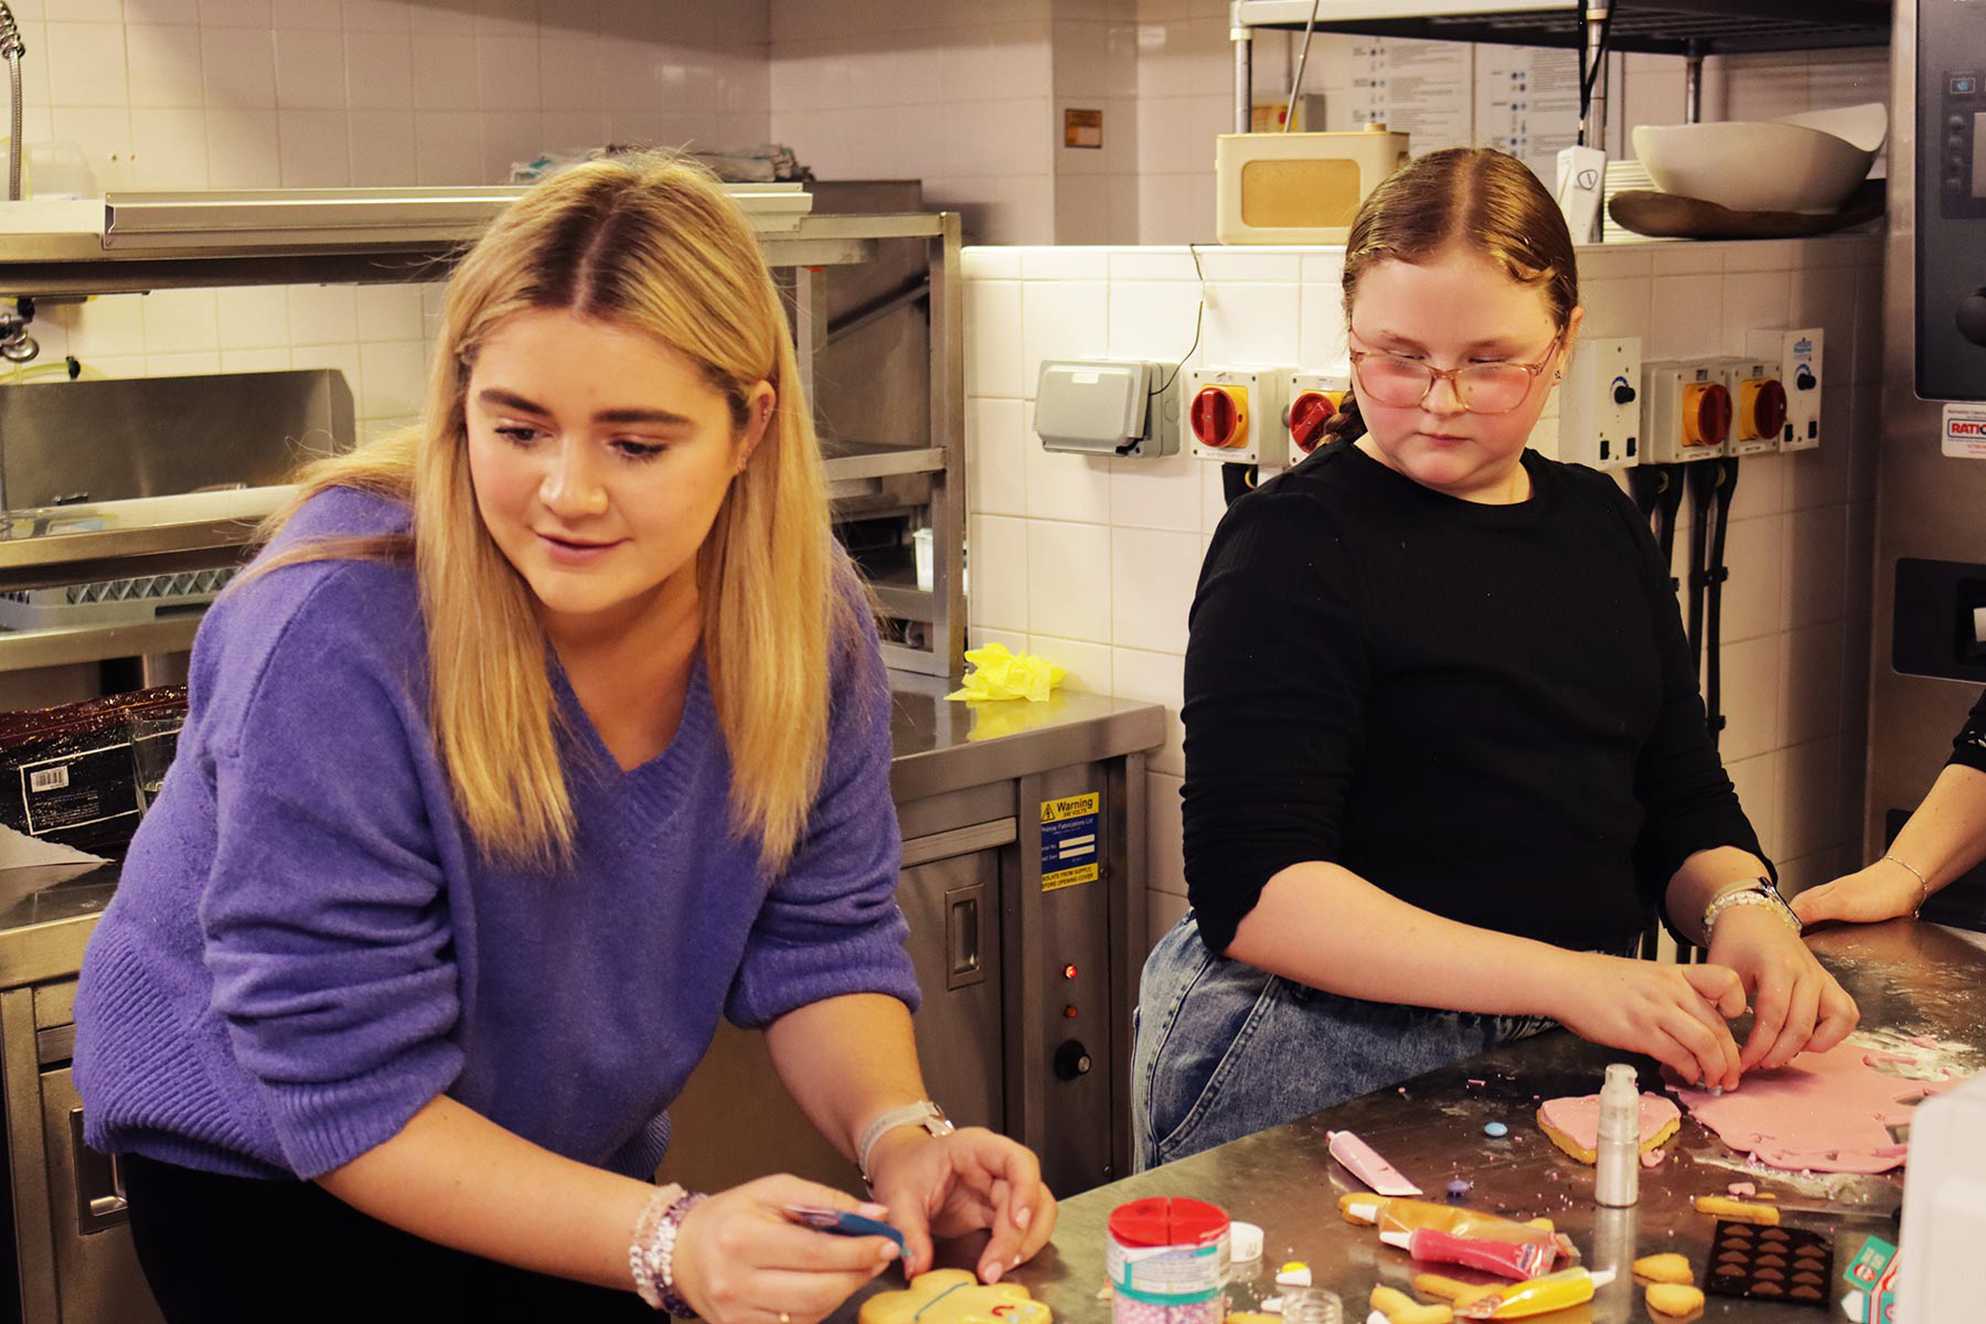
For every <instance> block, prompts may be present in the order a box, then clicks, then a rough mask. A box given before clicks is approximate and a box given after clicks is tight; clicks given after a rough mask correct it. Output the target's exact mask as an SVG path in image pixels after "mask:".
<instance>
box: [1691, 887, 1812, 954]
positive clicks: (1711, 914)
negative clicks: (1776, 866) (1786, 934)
mask: <svg viewBox="0 0 1986 1324" xmlns="http://www.w3.org/2000/svg"><path fill="white" fill-rule="evenodd" d="M1732 906H1767V907H1770V908H1771V910H1772V913H1773V914H1775V915H1777V916H1779V918H1780V919H1782V920H1784V921H1785V922H1786V924H1787V925H1788V926H1789V927H1790V928H1791V929H1792V930H1793V932H1795V933H1799V932H1800V931H1801V929H1802V927H1803V926H1802V925H1801V923H1800V917H1799V916H1798V915H1796V914H1794V913H1793V908H1792V907H1791V906H1789V905H1787V904H1786V901H1785V899H1784V898H1783V897H1781V896H1780V895H1779V889H1778V888H1777V887H1776V886H1774V885H1773V883H1772V882H1771V880H1770V879H1765V878H1761V879H1759V880H1758V881H1757V882H1756V883H1753V884H1751V885H1750V886H1748V887H1734V888H1730V889H1729V890H1727V891H1723V892H1719V893H1718V894H1717V895H1716V896H1714V897H1712V898H1711V899H1710V904H1709V905H1707V906H1705V907H1704V908H1703V936H1704V938H1705V939H1708V938H1709V937H1710V936H1711V931H1712V930H1713V929H1714V928H1715V927H1716V925H1717V917H1718V916H1719V915H1721V914H1723V913H1724V912H1725V911H1726V910H1728V909H1730V908H1731V907H1732Z"/></svg>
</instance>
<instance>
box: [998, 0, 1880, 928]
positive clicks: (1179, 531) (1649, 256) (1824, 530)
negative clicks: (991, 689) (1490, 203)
mask: <svg viewBox="0 0 1986 1324" xmlns="http://www.w3.org/2000/svg"><path fill="white" fill-rule="evenodd" d="M1149 2H1150V0H1148V3H1149ZM1189 2H1190V0H1189ZM1199 258H1200V268H1201V270H1202V271H1203V272H1204V273H1205V274H1206V276H1207V282H1206V285H1205V291H1206V298H1207V314H1206V325H1205V326H1204V327H1203V328H1202V331H1203V334H1202V336H1201V341H1200V346H1199V349H1198V350H1197V351H1196V352H1195V353H1194V355H1193V356H1192V358H1191V359H1190V360H1188V362H1189V365H1190V364H1196V363H1211V362H1216V361H1220V360H1222V359H1224V358H1227V359H1231V360H1233V361H1240V362H1251V363H1256V364H1265V365H1266V364H1282V365H1288V366H1293V367H1304V368H1325V369H1329V368H1333V367H1336V368H1340V369H1342V366H1343V353H1344V325H1343V318H1344V315H1343V311H1342V307H1341V303H1340V300H1341V294H1340V289H1339V285H1338V283H1337V276H1338V273H1339V271H1340V270H1341V266H1342V254H1341V253H1340V252H1338V251H1337V250H1331V249H1248V250H1241V251H1237V250H1228V249H1219V248H1205V249H1201V250H1200V252H1199ZM1878 260H1879V250H1878V246H1877V241H1876V240H1874V239H1872V238H1868V237H1859V238H1858V237H1847V238H1829V239H1820V240H1810V241H1804V242H1797V243H1772V244H1698V245H1688V246H1682V245H1677V246H1673V247H1665V248H1663V249H1661V250H1659V251H1656V252H1653V253H1651V252H1649V251H1648V250H1640V249H1636V250H1628V251H1622V250H1620V249H1607V248H1592V249H1584V250H1582V251H1581V255H1580V267H1581V271H1582V274H1583V275H1584V276H1585V277H1586V279H1584V280H1583V281H1582V287H1583V294H1584V297H1585V299H1586V301H1587V304H1588V309H1589V320H1588V325H1589V326H1590V327H1592V328H1593V330H1594V331H1595V332H1596V333H1599V334H1607V335H1640V336H1643V337H1644V338H1645V339H1648V340H1651V341H1656V340H1659V342H1660V345H1661V349H1660V351H1659V352H1666V353H1672V354H1680V353H1691V352H1705V351H1718V350H1721V349H1725V348H1729V347H1733V346H1736V345H1740V344H1742V343H1743V340H1744V333H1745V332H1747V331H1749V330H1752V329H1755V328H1762V327H1772V326H1787V325H1792V324H1793V323H1794V322H1795V321H1797V322H1798V323H1799V324H1801V325H1818V326H1821V327H1823V328H1824V329H1825V330H1826V332H1827V336H1828V344H1829V347H1830V348H1829V358H1828V361H1827V363H1826V364H1825V365H1824V367H1825V369H1826V373H1827V376H1826V381H1827V397H1826V401H1825V407H1824V424H1825V427H1826V434H1825V435H1826V437H1827V439H1828V440H1827V443H1826V444H1825V445H1824V446H1823V447H1822V448H1821V449H1820V450H1818V451H1813V452H1807V453H1802V454H1797V455H1785V456H1776V455H1775V456H1765V457H1757V458H1753V459H1748V460H1746V461H1744V463H1743V467H1742V469H1741V480H1740V482H1739V484H1738V492H1737V498H1736V501H1735V502H1734V505H1733V511H1732V518H1731V524H1730V530H1729V536H1728V541H1727V548H1726V561H1727V564H1728V565H1729V567H1730V572H1731V578H1730V581H1729V582H1728V583H1727V585H1726V587H1725V590H1724V618H1723V623H1724V634H1723V646H1722V651H1721V654H1720V657H1721V662H1722V691H1723V707H1724V711H1725V715H1726V719H1727V723H1728V725H1727V727H1726V729H1725V731H1724V734H1723V750H1724V754H1725V757H1726V759H1727V760H1728V761H1729V767H1730V770H1731V774H1732V778H1733V780H1734V781H1735V782H1736V784H1737V786H1738V789H1739V794H1740V797H1741V799H1742V800H1743V802H1744V804H1745V807H1746V810H1747V812H1748V813H1750V814H1751V816H1752V819H1753V822H1754V825H1755V826H1756V827H1757V828H1758V830H1759V833H1760V835H1761V837H1762V839H1763V840H1764V842H1765V844H1766V847H1767V849H1768V851H1770V852H1771V853H1772V854H1773V855H1774V858H1775V860H1776V862H1778V863H1779V864H1780V866H1781V869H1782V873H1783V874H1784V876H1785V878H1786V879H1787V881H1788V884H1789V886H1805V885H1808V884H1810V883H1813V882H1818V881H1825V880H1826V879H1827V878H1829V877H1832V876H1833V873H1834V871H1835V870H1836V869H1837V867H1838V866H1840V865H1842V864H1843V863H1844V862H1845V861H1846V860H1847V859H1848V857H1849V855H1850V854H1852V849H1851V846H1850V841H1849V834H1850V833H1852V832H1853V831H1854V830H1855V825H1856V824H1858V823H1859V822H1860V818H1859V812H1858V810H1857V808H1856V806H1855V804H1854V801H1855V800H1856V799H1858V798H1859V797H1858V795H1857V792H1856V789H1855V788H1858V787H1859V786H1860V785H1861V781H1862V758H1863V755H1862V752H1861V751H1862V741H1861V740H1860V738H1859V735H1858V734H1857V733H1858V732H1859V730H1860V724H1861V721H1862V716H1861V714H1862V712H1863V711H1864V708H1863V700H1862V697H1861V689H1862V687H1863V686H1864V685H1865V683H1866V670H1867V652H1868V649H1867V640H1868V637H1869V635H1868V630H1869V598H1868V593H1869V591H1868V586H1867V572H1866V567H1867V566H1868V565H1869V564H1870V563H1871V538H1872V529H1873V520H1872V518H1871V509H1872V508H1871V505H1870V502H1871V500H1872V497H1873V488H1872V487H1871V486H1869V485H1868V482H1867V480H1865V481H1864V482H1863V483H1862V485H1860V486H1859V487H1858V486H1857V484H1856V482H1855V475H1856V474H1857V473H1865V474H1867V473H1869V472H1871V470H1870V461H1871V458H1872V457H1873V454H1874V447H1875V439H1876V426H1875V425H1876V415H1875V401H1876V400H1877V398H1878V395H1879V383H1878V382H1877V380H1876V378H1875V376H1874V373H1873V371H1871V370H1870V365H1873V364H1874V363H1876V362H1877V361H1878V355H1877V349H1876V346H1875V344H1874V343H1873V342H1874V340H1875V336H1876V328H1877V327H1879V325H1880V321H1879V316H1878V314H1879V311H1880V305H1881V282H1880V279H1877V278H1872V273H1875V274H1876V275H1879V271H1878V269H1877V268H1876V266H1875V264H1876V263H1877V262H1878ZM963 266H964V270H965V273H966V277H967V285H966V300H965V302H966V308H967V313H968V321H967V327H966V336H967V345H966V351H967V363H968V384H967V394H968V429H969V431H968V439H967V462H968V473H969V477H970V481H969V487H968V492H969V496H968V500H969V502H970V503H971V508H972V511H973V517H972V521H971V535H972V538H973V540H974V542H973V546H972V548H971V553H970V557H969V559H970V561H971V568H972V573H971V581H970V582H971V600H970V603H969V611H970V615H971V619H972V622H973V630H972V638H973V641H974V642H975V643H978V642H984V641H985V640H986V639H988V638H993V637H998V638H1001V639H1002V640H1003V642H1007V643H1008V645H1009V646H1010V647H1023V646H1030V647H1032V648H1034V650H1035V651H1037V652H1042V653H1045V654H1046V655H1048V656H1050V657H1053V658H1055V659H1056V660H1057V661H1061V662H1063V664H1064V665H1068V666H1071V667H1072V668H1073V669H1076V670H1079V671H1080V672H1081V673H1082V680H1083V683H1084V684H1085V685H1087V686H1089V687H1092V688H1103V687H1106V686H1107V687H1108V688H1109V689H1110V690H1111V691H1112V692H1114V693H1116V694H1118V695H1121V696H1124V697H1130V698H1139V699H1144V700H1147V701H1149V702H1156V703H1163V704H1164V705H1165V706H1166V708H1167V710H1168V736H1167V741H1166V745H1165V747H1164V748H1163V749H1162V750H1160V751H1159V752H1158V753H1156V754H1155V755H1154V756H1153V758H1152V762H1151V766H1150V791H1151V835H1150V840H1149V842H1148V846H1149V848H1150V852H1151V867H1152V876H1151V878H1150V880H1149V885H1150V887H1151V889H1152V892H1151V908H1150V917H1151V920H1152V923H1153V924H1154V925H1155V926H1158V928H1162V927H1163V926H1164V925H1166V924H1169V923H1171V922H1172V920H1173V919H1175V918H1176V917H1177V915H1178V913H1179V911H1180V909H1181V908H1182V906H1183V900H1181V898H1182V897H1183V894H1184V887H1185V884H1184V879H1183V877H1182V875H1181V872H1180V869H1181V866H1180V861H1179V787H1180V781H1181V776H1182V774H1183V773H1184V770H1185V763H1184V755H1183V752H1182V750H1181V747H1180V740H1181V736H1182V730H1181V728H1180V725H1179V720H1178V710H1179V703H1180V698H1181V685H1182V672H1183V667H1184V653H1185V643H1186V613H1187V608H1188V607H1189V605H1190V604H1191V601H1192V594H1193V588H1194V584H1195V582H1196V580H1197V576H1198V571H1199V565H1200V561H1201V560H1202V559H1203V557H1204V555H1205V549H1206V543H1207V539H1208V537H1209V536H1210V535H1211V534H1212V532H1213V529H1214V528H1215V526H1216V525H1217V524H1218V523H1219V520H1220V517H1221V514H1222V512H1223V511H1224V509H1225V506H1224V502H1223V500H1222V496H1221V486H1220V474H1219V468H1218V466H1216V465H1211V464H1204V463H1201V462H1199V461H1196V460H1193V459H1191V458H1190V457H1187V456H1183V455H1182V456H1177V457H1172V458H1167V459H1164V460H1156V461H1147V460H1122V459H1093V458H1087V457H1080V456H1067V455H1051V454H1048V453H1047V452H1045V451H1043V450H1042V449H1041V444H1040V441H1039V439H1038V438H1036V437H1035V436H1034V435H1033V430H1032V426H1031V423H1032V416H1031V412H1030V411H1031V409H1032V400H1031V398H1030V397H1031V396H1032V395H1033V391H1034V382H1035V374H1036V371H1037V369H1038V356H1039V355H1041V354H1043V353H1048V352H1053V353H1056V354H1064V353H1069V354H1081V355H1104V354H1108V355H1113V356H1120V357H1142V356H1149V357H1151V358H1155V359H1167V358H1176V357H1177V356H1178V355H1180V354H1181V353H1182V352H1183V351H1184V350H1185V349H1186V347H1187V346H1188V345H1189V344H1190V343H1191V342H1192V340H1193V326H1194V314H1195V310H1196V308H1197V307H1198V305H1199V302H1200V298H1201V290H1202V287H1201V285H1200V284H1199V283H1198V282H1196V280H1195V279H1194V262H1193V255H1192V254H1191V253H1190V252H1189V251H1188V250H1186V249H1184V248H1177V247H1142V248H1059V249H1057V248H1050V249H1044V248H972V249H968V250H967V251H966V253H965V257H964V263H963ZM1678 308H1681V309H1683V310H1684V313H1683V314H1678V313H1677V312H1676V311H1675V310H1676V309H1678ZM1707 309H1708V310H1714V312H1713V313H1706V311H1705V310H1707ZM1548 413H1552V414H1555V410H1548ZM1549 422H1550V424H1551V425H1552V426H1555V424H1556V418H1555V417H1554V418H1552V419H1550V420H1549ZM1547 434H1551V435H1555V434H1553V433H1551V428H1550V427H1547V426H1544V425H1541V428H1540V433H1539V436H1538V437H1537V438H1534V441H1535V442H1536V443H1537V444H1540V445H1542V444H1544V441H1545V438H1546V436H1547ZM1677 559H1678V564H1679V566H1680V565H1681V564H1682V562H1683V553H1682V552H1681V550H1680V549H1679V550H1678V554H1677ZM1851 571H1852V572H1853V573H1851ZM1858 586H1859V587H1858ZM1103 648H1107V649H1108V651H1109V667H1108V669H1107V672H1105V671H1104V670H1103V669H1101V668H1100V667H1099V665H1098V664H1097V662H1096V661H1095V660H1094V659H1095V658H1096V657H1097V650H1098V649H1103ZM1844 736H1847V737H1849V738H1844ZM1158 928H1155V930H1154V934H1156V932H1157V931H1158Z"/></svg>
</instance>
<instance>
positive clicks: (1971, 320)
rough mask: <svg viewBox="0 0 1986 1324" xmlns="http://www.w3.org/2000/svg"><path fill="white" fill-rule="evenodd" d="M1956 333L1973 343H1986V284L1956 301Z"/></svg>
mask: <svg viewBox="0 0 1986 1324" xmlns="http://www.w3.org/2000/svg"><path fill="white" fill-rule="evenodd" d="M1958 333H1959V334H1960V335H1962V336H1964V337H1965V338H1966V339H1967V340H1970V341H1971V342H1972V343H1973V344H1975V345H1986V285H1982V286H1980V287H1979V288H1978V289H1976V290H1974V291H1973V292H1972V293H1970V294H1968V295H1966V296H1965V297H1964V298H1963V299H1960V300H1959V301H1958Z"/></svg>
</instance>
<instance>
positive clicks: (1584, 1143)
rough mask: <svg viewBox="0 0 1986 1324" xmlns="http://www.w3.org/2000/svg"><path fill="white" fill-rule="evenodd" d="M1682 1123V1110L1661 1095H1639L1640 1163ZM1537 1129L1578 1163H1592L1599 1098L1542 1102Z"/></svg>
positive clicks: (1595, 1153)
mask: <svg viewBox="0 0 1986 1324" xmlns="http://www.w3.org/2000/svg"><path fill="white" fill-rule="evenodd" d="M1682 1120H1683V1115H1682V1111H1681V1110H1680V1109H1678V1108H1677V1107H1676V1105H1675V1104H1673V1103H1671V1102H1670V1101H1669V1100H1667V1099H1665V1098H1663V1097H1662V1096H1661V1095H1659V1094H1643V1095H1642V1096H1641V1154H1642V1161H1643V1162H1644V1163H1647V1162H1648V1159H1649V1156H1651V1155H1652V1154H1654V1153H1655V1151H1656V1150H1658V1149H1660V1148H1661V1146H1662V1145H1663V1144H1664V1143H1666V1142H1667V1141H1668V1139H1669V1137H1670V1136H1672V1135H1674V1134H1675V1133H1676V1128H1677V1127H1679V1126H1681V1125H1682ZM1538 1129H1539V1130H1541V1131H1543V1132H1544V1133H1545V1135H1546V1136H1547V1137H1549V1138H1550V1140H1551V1142H1552V1143H1553V1144H1554V1145H1557V1146H1558V1147H1559V1148H1560V1149H1562V1150H1564V1151H1565V1152H1566V1153H1568V1154H1570V1155H1571V1156H1572V1157H1574V1158H1576V1159H1578V1160H1579V1161H1580V1162H1581V1163H1591V1162H1593V1161H1594V1159H1595V1158H1597V1157H1598V1148H1599V1134H1600V1096H1599V1095H1597V1094H1585V1095H1579V1096H1575V1097H1572V1098H1565V1099H1547V1100H1545V1102H1544V1104H1543V1105H1542V1106H1541V1107H1540V1108H1539V1109H1538Z"/></svg>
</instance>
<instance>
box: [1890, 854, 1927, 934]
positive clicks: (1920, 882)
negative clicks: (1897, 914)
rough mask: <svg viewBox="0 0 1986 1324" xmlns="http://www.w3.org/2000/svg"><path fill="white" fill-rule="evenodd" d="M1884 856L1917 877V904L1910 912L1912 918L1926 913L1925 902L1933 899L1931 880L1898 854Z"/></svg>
mask: <svg viewBox="0 0 1986 1324" xmlns="http://www.w3.org/2000/svg"><path fill="white" fill-rule="evenodd" d="M1883 858H1884V859H1885V860H1888V861H1889V862H1890V863H1891V864H1894V865H1895V866H1896V867H1897V868H1899V869H1901V870H1903V871H1904V872H1905V873H1907V874H1909V875H1910V876H1911V877H1912V878H1915V879H1916V880H1917V888H1918V892H1917V905H1916V908H1915V909H1913V910H1912V911H1911V912H1910V917H1911V918H1912V919H1915V918H1916V917H1917V916H1919V915H1921V914H1923V913H1924V903H1925V902H1926V901H1929V900H1930V899H1931V880H1930V879H1928V878H1926V877H1925V876H1924V875H1923V874H1921V873H1918V872H1917V871H1916V870H1915V869H1913V868H1911V867H1910V866H1909V865H1907V864H1905V863H1904V862H1903V861H1902V860H1899V859H1897V858H1896V856H1894V855H1885V856H1883Z"/></svg>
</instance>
